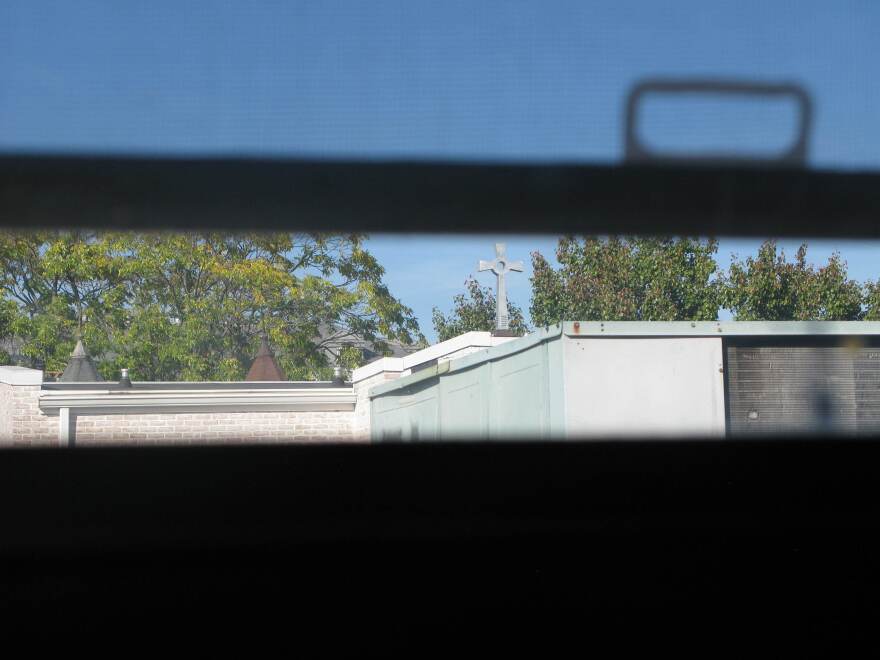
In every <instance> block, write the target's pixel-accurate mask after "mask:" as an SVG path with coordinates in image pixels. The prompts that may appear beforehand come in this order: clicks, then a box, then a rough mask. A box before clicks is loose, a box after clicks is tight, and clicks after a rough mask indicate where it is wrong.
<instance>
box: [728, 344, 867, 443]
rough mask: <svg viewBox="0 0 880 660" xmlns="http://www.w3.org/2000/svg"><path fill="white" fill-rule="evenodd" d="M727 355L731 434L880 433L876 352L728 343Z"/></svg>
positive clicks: (859, 347) (824, 347)
mask: <svg viewBox="0 0 880 660" xmlns="http://www.w3.org/2000/svg"><path fill="white" fill-rule="evenodd" d="M726 352H727V378H728V429H729V432H730V434H731V435H746V434H752V433H762V434H763V433H777V432H810V431H820V432H829V431H832V432H843V433H878V432H880V348H878V347H876V346H873V347H870V346H868V347H866V346H737V345H729V346H727V348H726Z"/></svg>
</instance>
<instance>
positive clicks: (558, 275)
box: [531, 237, 719, 326]
mask: <svg viewBox="0 0 880 660" xmlns="http://www.w3.org/2000/svg"><path fill="white" fill-rule="evenodd" d="M717 251H718V244H717V242H716V241H715V240H708V241H699V240H694V239H689V238H680V239H676V238H653V237H628V238H607V239H604V238H584V239H578V238H574V237H565V238H561V239H560V240H559V243H558V246H557V250H556V258H557V261H558V262H559V268H553V267H552V266H551V265H550V263H549V262H548V261H547V260H546V259H545V258H544V256H543V255H541V254H540V253H539V252H533V253H532V268H533V274H532V280H531V281H532V305H531V315H532V321H533V322H534V323H535V324H536V325H539V326H546V325H551V324H554V323H557V322H559V321H562V320H571V319H578V320H584V321H591V320H609V321H615V320H617V321H674V320H715V319H717V318H718V303H719V298H718V284H717V278H716V277H715V275H716V272H717V268H718V267H717V263H716V261H715V254H716V253H717Z"/></svg>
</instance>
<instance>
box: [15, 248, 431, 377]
mask: <svg viewBox="0 0 880 660" xmlns="http://www.w3.org/2000/svg"><path fill="white" fill-rule="evenodd" d="M0 259H2V262H3V265H4V267H5V272H6V279H5V280H4V281H3V287H4V290H5V292H6V295H7V298H8V299H9V300H12V301H14V302H15V303H16V305H17V311H16V318H15V320H14V321H13V324H12V325H13V331H14V332H15V334H16V335H17V336H19V337H20V338H22V339H23V340H24V346H25V348H24V350H23V353H24V354H25V355H26V356H28V357H30V358H31V359H32V360H33V361H34V362H36V361H43V362H44V363H45V365H46V368H47V369H49V370H54V369H61V368H63V367H64V365H65V364H66V363H67V359H68V356H69V354H70V351H71V350H72V348H73V343H74V342H75V338H76V336H77V334H78V333H79V332H80V323H81V319H83V318H85V319H86V320H85V322H84V323H82V327H81V332H82V334H83V339H84V342H85V343H86V346H87V347H88V349H89V351H90V353H91V354H92V356H93V357H94V358H95V359H96V362H97V363H98V368H99V370H100V372H101V373H102V375H103V376H104V377H105V378H115V377H116V376H117V375H118V370H119V368H120V367H128V368H129V369H130V370H131V375H132V377H133V378H135V379H139V380H181V379H184V380H231V379H239V378H242V377H244V375H245V373H246V371H247V369H248V367H249V366H250V363H251V361H252V360H253V356H254V354H255V353H256V351H257V348H258V344H259V337H260V335H261V334H263V333H265V334H267V335H268V336H269V339H270V342H271V343H272V345H273V348H274V349H275V351H276V354H277V358H278V362H279V364H280V365H281V367H282V369H284V370H285V372H286V373H287V376H288V377H289V378H291V379H311V378H327V377H329V376H330V374H331V373H332V365H333V363H334V362H336V361H337V360H339V361H340V362H341V363H342V364H343V365H344V366H347V367H349V368H350V367H352V366H354V364H355V363H356V360H357V352H356V351H352V350H348V349H347V348H346V346H347V342H348V341H349V340H351V339H353V338H355V337H358V338H360V339H363V340H366V341H367V342H369V343H370V344H371V345H372V346H373V347H374V349H375V350H378V351H384V350H386V349H387V341H389V340H397V341H401V342H404V343H411V342H413V341H414V340H416V339H421V338H422V336H421V333H420V332H419V329H418V324H417V322H416V319H415V318H414V316H413V315H412V311H411V310H410V309H409V308H407V307H406V306H404V305H403V304H401V303H400V301H398V300H397V299H395V298H394V297H393V296H392V295H391V294H390V292H389V291H388V288H387V286H386V285H385V284H384V283H383V281H382V278H383V275H384V270H383V269H382V267H381V266H380V265H379V264H378V262H376V260H375V259H374V258H373V257H372V255H370V254H369V253H368V252H367V251H366V250H365V249H364V247H363V237H362V236H360V235H355V234H351V235H317V234H289V233H256V232H254V233H239V234H220V233H209V234H193V233H126V234H111V233H107V234H97V233H91V234H84V233H71V232H41V233H34V232H31V233H26V234H5V235H2V236H0Z"/></svg>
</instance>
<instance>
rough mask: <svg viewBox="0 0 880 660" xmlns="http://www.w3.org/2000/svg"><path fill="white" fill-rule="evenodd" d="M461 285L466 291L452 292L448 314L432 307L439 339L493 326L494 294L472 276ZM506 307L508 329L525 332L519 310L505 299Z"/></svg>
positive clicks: (522, 317) (525, 328)
mask: <svg viewBox="0 0 880 660" xmlns="http://www.w3.org/2000/svg"><path fill="white" fill-rule="evenodd" d="M464 286H465V289H466V291H467V293H459V294H457V295H455V296H453V298H452V302H453V310H452V312H451V313H450V314H449V316H445V315H444V314H443V313H442V312H441V311H440V310H439V309H437V308H436V307H435V308H434V312H433V321H434V330H435V332H436V333H437V337H438V339H439V341H446V340H447V339H451V338H452V337H456V336H458V335H460V334H462V333H464V332H471V331H474V330H480V331H491V330H494V329H495V294H494V293H493V292H492V289H491V288H489V287H484V286H480V283H479V282H477V280H475V279H474V278H473V277H469V278H468V279H467V280H465V283H464ZM507 311H508V314H509V315H510V329H511V330H514V331H516V332H517V333H519V334H526V333H527V332H528V331H529V329H528V326H527V325H526V322H525V318H524V316H523V313H522V310H521V309H520V308H519V307H517V306H516V305H515V304H513V303H512V302H510V301H509V300H508V301H507Z"/></svg>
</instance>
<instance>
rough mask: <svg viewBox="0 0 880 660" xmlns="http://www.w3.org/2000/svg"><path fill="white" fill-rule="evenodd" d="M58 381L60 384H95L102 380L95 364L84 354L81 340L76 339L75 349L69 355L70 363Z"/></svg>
mask: <svg viewBox="0 0 880 660" xmlns="http://www.w3.org/2000/svg"><path fill="white" fill-rule="evenodd" d="M58 380H59V381H61V382H62V383H95V382H98V381H102V380H104V379H103V378H101V376H100V375H98V370H97V369H96V368H95V363H94V362H92V358H90V357H89V354H88V353H86V349H85V348H84V347H83V343H82V339H77V341H76V348H74V349H73V353H71V354H70V361H69V362H68V363H67V367H65V369H64V373H63V374H61V377H60V378H59V379H58Z"/></svg>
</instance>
